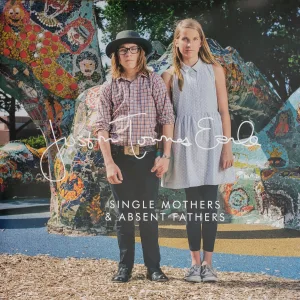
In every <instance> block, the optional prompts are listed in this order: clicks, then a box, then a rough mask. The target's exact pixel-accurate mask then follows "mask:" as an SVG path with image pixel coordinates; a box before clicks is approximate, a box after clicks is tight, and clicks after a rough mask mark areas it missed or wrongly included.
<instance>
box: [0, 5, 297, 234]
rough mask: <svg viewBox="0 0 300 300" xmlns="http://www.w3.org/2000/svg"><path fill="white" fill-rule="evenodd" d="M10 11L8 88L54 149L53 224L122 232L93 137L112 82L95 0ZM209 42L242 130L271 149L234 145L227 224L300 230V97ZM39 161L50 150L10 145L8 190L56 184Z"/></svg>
mask: <svg viewBox="0 0 300 300" xmlns="http://www.w3.org/2000/svg"><path fill="white" fill-rule="evenodd" d="M0 12H1V23H0V27H1V28H0V30H1V31H0V32H1V41H0V64H1V65H0V70H1V71H0V86H1V88H2V89H4V90H5V91H6V92H7V93H10V94H12V95H13V96H15V97H16V98H17V99H20V101H21V102H22V103H23V104H24V107H25V109H26V110H27V112H28V114H29V115H30V117H31V118H32V119H33V121H34V122H35V124H36V125H37V126H38V127H39V128H40V129H41V130H42V132H43V134H44V136H45V139H46V142H47V147H49V148H48V149H47V151H45V152H44V150H45V149H44V150H43V152H44V153H45V154H47V156H48V159H49V170H48V172H46V171H44V175H45V176H46V177H47V178H48V179H51V180H52V181H51V182H50V192H51V218H50V220H49V223H48V227H49V228H52V229H54V230H61V229H62V228H71V229H80V230H83V231H90V232H96V233H105V232H106V230H107V229H108V228H109V227H112V226H113V221H111V222H107V220H106V219H105V212H107V211H108V210H107V207H105V205H107V204H106V203H107V200H109V199H111V197H112V196H111V193H110V190H109V187H108V184H107V181H106V179H105V169H104V165H103V159H102V157H101V155H100V151H99V149H98V146H97V144H96V143H95V141H92V140H90V142H89V143H88V142H87V140H86V139H87V138H89V137H90V138H96V137H95V136H93V134H92V132H93V129H94V127H93V126H94V121H95V109H96V103H95V101H96V99H97V97H98V94H99V84H101V83H102V82H103V81H104V77H105V74H104V72H103V69H102V64H101V59H100V55H99V50H98V41H97V35H96V34H95V33H96V25H95V22H94V16H93V9H92V1H55V0H45V1H26V0H25V1H18V0H15V1H3V0H1V1H0ZM208 42H209V45H210V47H211V50H212V52H213V54H214V55H215V56H216V58H217V59H218V61H219V62H220V63H221V64H222V65H223V67H224V70H225V72H226V78H227V86H228V91H229V102H230V112H231V115H232V117H233V124H234V123H236V124H240V123H241V122H242V121H244V120H251V121H252V122H253V123H254V127H255V133H256V135H257V137H258V142H259V143H260V144H261V147H260V146H252V147H250V148H246V147H244V146H243V145H234V154H235V157H236V162H235V168H236V170H237V181H236V182H235V184H231V185H222V186H220V196H221V197H222V198H223V200H224V201H223V210H224V211H225V212H226V217H227V219H228V220H230V221H231V222H246V223H267V224H272V225H276V226H280V227H283V226H284V227H290V228H296V229H300V225H299V224H300V221H299V219H300V216H299V201H300V200H299V199H300V197H299V191H300V188H299V176H300V175H299V174H300V172H299V157H300V155H299V150H298V149H299V141H300V137H299V134H300V133H299V124H300V104H299V103H300V97H299V94H300V92H299V90H298V91H297V92H295V93H294V94H293V95H292V96H291V98H290V99H288V101H287V102H286V103H285V104H284V102H283V101H282V100H281V99H280V98H279V96H278V95H277V93H276V92H275V90H274V89H273V88H272V86H271V85H270V84H269V83H268V81H267V80H266V79H265V77H264V76H263V75H262V74H261V73H260V72H259V70H258V69H257V68H256V67H255V66H254V65H253V64H252V63H245V62H244V61H243V59H242V58H241V57H240V56H239V54H238V52H237V51H236V50H235V49H232V48H230V47H227V48H226V49H223V48H222V47H220V45H218V44H217V43H216V42H215V41H213V40H208ZM156 48H157V49H158V51H155V52H153V53H152V54H151V55H150V57H149V58H148V59H149V60H150V63H149V65H150V66H151V67H152V68H153V69H154V70H155V71H156V72H158V73H162V72H163V71H164V70H165V69H167V68H168V67H169V65H170V58H171V57H170V47H169V48H168V49H167V51H166V52H165V53H164V54H163V55H162V56H160V55H161V54H162V53H163V52H164V49H163V47H162V46H161V45H160V44H159V43H157V44H156ZM151 59H152V61H151ZM93 86H95V87H93ZM91 87H92V88H91ZM88 88H90V89H89V90H87V91H85V90H86V89H88ZM83 91H85V92H83ZM82 92H83V93H82ZM283 104H284V106H283ZM49 120H50V121H51V123H49ZM234 131H235V132H236V131H237V128H234ZM240 133H241V136H246V135H247V134H248V133H251V130H250V128H249V126H248V127H247V126H244V127H243V128H242V129H241V132H240ZM84 138H86V139H84ZM58 149H59V151H58ZM39 158H42V155H41V153H39V154H37V152H36V149H30V148H28V146H26V145H24V144H21V143H9V144H8V145H6V146H4V147H3V148H2V149H1V151H0V168H1V171H2V170H3V172H1V175H0V187H1V191H2V192H3V191H4V190H5V189H7V188H8V187H9V186H12V185H13V186H17V184H18V182H21V181H23V183H26V182H27V183H28V184H30V186H33V184H37V183H38V182H39V181H41V182H40V183H44V184H47V182H48V181H47V179H46V178H45V177H44V176H42V175H43V174H41V171H40V170H38V169H37V170H36V171H37V172H36V173H35V171H34V170H35V169H36V168H35V167H33V166H34V165H36V164H37V161H38V159H39ZM41 178H42V179H41ZM48 186H49V183H48ZM183 197H184V194H183V192H182V191H172V190H165V189H161V192H160V201H162V200H165V199H168V200H171V201H173V200H174V199H183ZM175 212H176V211H173V210H169V211H168V212H167V213H168V214H169V215H171V214H172V213H175ZM112 215H113V214H112Z"/></svg>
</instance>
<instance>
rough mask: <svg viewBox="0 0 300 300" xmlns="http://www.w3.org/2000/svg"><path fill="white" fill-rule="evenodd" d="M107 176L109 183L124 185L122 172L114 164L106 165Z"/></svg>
mask: <svg viewBox="0 0 300 300" xmlns="http://www.w3.org/2000/svg"><path fill="white" fill-rule="evenodd" d="M106 176H107V180H108V182H109V183H111V184H120V183H122V180H123V176H122V172H121V170H120V168H119V167H118V166H117V165H116V164H115V163H114V162H112V163H109V164H107V165H106Z"/></svg>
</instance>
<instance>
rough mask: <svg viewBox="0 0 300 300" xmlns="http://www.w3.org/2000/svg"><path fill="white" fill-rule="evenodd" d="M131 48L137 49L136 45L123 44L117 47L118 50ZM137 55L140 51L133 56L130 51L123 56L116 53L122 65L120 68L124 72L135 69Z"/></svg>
mask: <svg viewBox="0 0 300 300" xmlns="http://www.w3.org/2000/svg"><path fill="white" fill-rule="evenodd" d="M131 47H138V45H136V44H123V45H121V46H120V47H119V50H120V49H122V48H131ZM139 54H140V51H138V52H137V53H135V54H132V53H131V52H130V50H128V51H127V53H126V54H123V55H122V54H119V53H118V57H119V62H120V64H121V65H122V67H123V68H124V70H132V69H135V68H136V66H137V61H138V57H139Z"/></svg>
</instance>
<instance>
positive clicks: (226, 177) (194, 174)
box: [161, 59, 235, 189]
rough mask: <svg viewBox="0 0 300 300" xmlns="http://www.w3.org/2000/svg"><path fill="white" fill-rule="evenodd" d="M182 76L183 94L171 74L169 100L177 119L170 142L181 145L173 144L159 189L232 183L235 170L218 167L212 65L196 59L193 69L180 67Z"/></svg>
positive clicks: (219, 147) (217, 120) (218, 121)
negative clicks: (167, 166)
mask: <svg viewBox="0 0 300 300" xmlns="http://www.w3.org/2000/svg"><path fill="white" fill-rule="evenodd" d="M181 73H182V75H183V78H184V84H183V89H182V92H181V91H180V90H179V87H178V77H177V76H176V75H175V74H174V75H173V82H172V98H173V105H174V112H175V116H176V121H175V128H174V137H173V140H174V141H177V140H178V139H181V140H182V142H180V143H176V142H175V143H172V151H171V159H170V164H169V169H168V172H167V173H165V174H164V176H163V177H162V180H161V186H162V187H165V188H171V189H181V188H188V187H193V186H200V185H218V184H222V183H233V182H234V181H235V172H234V168H233V167H230V168H228V169H225V170H223V169H221V168H220V157H221V151H222V147H223V144H222V143H221V140H220V139H221V136H223V130H222V120H221V116H220V114H219V112H218V102H217V94H216V85H215V76H214V70H213V66H212V65H211V64H206V63H204V62H203V61H202V60H201V59H199V60H198V62H197V63H196V64H195V65H194V66H193V67H189V66H187V65H185V64H183V65H182V68H181ZM218 136H219V140H220V141H219V142H218V140H217V137H218Z"/></svg>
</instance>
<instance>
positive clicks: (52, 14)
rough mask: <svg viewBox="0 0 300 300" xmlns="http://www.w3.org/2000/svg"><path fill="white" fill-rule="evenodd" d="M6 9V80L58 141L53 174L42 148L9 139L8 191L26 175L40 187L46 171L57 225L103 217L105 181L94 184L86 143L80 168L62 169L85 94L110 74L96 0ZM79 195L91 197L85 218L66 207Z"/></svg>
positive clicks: (0, 185) (13, 1)
mask: <svg viewBox="0 0 300 300" xmlns="http://www.w3.org/2000/svg"><path fill="white" fill-rule="evenodd" d="M0 14H1V17H0V18H1V22H0V32H1V39H0V87H1V88H2V89H3V90H4V91H5V92H6V93H8V94H11V95H12V96H14V97H15V98H16V99H19V100H20V102H21V103H22V104H23V105H24V108H25V109H26V111H27V112H28V114H29V116H30V117H31V118H32V120H33V121H34V123H35V124H36V125H37V126H38V127H39V128H40V129H41V131H42V132H43V135H44V137H45V140H46V143H47V147H48V146H50V145H53V146H52V147H50V148H49V149H47V151H45V153H44V154H45V155H44V158H45V157H47V156H48V159H49V170H48V172H46V171H45V170H44V175H45V177H44V176H43V174H41V171H39V172H37V173H36V169H35V167H33V165H34V166H35V165H36V158H37V157H38V156H35V155H34V154H33V153H32V152H34V151H35V149H29V148H28V146H27V145H24V144H22V143H9V144H7V145H5V146H4V147H3V148H2V149H1V152H0V167H1V171H3V172H1V175H0V189H1V192H2V195H3V194H4V193H5V192H7V190H8V189H9V188H10V189H11V190H15V192H17V189H18V186H19V185H20V184H21V183H23V184H24V183H26V182H27V183H28V186H29V188H28V193H29V195H32V192H34V190H35V189H36V184H38V183H39V180H40V178H42V179H41V180H42V181H43V183H44V184H47V188H48V190H50V191H51V214H52V217H51V220H54V223H55V224H57V226H59V225H61V226H64V225H68V224H73V225H74V224H75V225H76V224H77V225H78V226H83V223H84V222H85V223H88V224H90V223H91V222H93V223H95V222H97V221H99V211H100V201H99V199H100V196H99V195H100V187H99V185H97V184H94V185H93V186H90V185H89V183H90V181H89V180H90V178H89V176H90V174H89V173H84V171H83V169H81V167H82V168H86V169H87V168H88V166H87V165H86V162H87V161H88V160H89V159H90V157H89V156H88V155H89V154H88V153H86V152H85V150H84V149H83V148H82V149H80V150H79V151H78V153H77V155H76V156H75V157H74V168H73V169H72V171H74V173H72V174H71V176H66V177H65V178H64V179H63V180H61V179H62V178H56V177H55V175H56V173H55V170H57V163H56V157H57V156H59V157H60V153H59V152H58V149H59V147H61V145H62V144H63V143H64V140H63V139H64V138H67V137H68V136H69V135H70V132H71V128H72V123H73V120H74V114H75V110H76V109H75V107H76V103H77V102H76V100H77V99H78V96H79V94H80V93H81V92H83V91H84V90H86V89H88V88H90V87H92V86H95V85H99V84H101V83H102V82H103V81H104V79H105V74H104V71H103V67H102V62H101V57H100V52H99V47H98V38H97V30H96V23H95V17H94V11H93V1H89V0H86V1H85V0H83V1H68V0H60V1H57V0H44V1H32V0H30V1H29V0H24V1H20V0H10V1H6V0H0ZM49 121H50V122H49ZM60 139H61V140H60ZM56 141H58V142H57V144H55V142H56ZM44 150H45V149H44ZM97 153H98V154H97V155H98V156H99V155H100V154H99V151H98V152H97ZM94 154H96V153H94ZM40 157H41V158H42V155H40ZM36 166H37V167H38V165H36ZM93 168H94V169H96V167H93ZM37 170H38V169H37ZM80 172H82V173H80ZM86 174H88V175H86ZM41 175H42V177H41ZM48 179H51V180H52V181H51V182H50V189H49V181H48ZM94 186H96V187H94ZM8 194H11V193H8ZM76 199H80V201H81V202H80V203H83V202H84V203H83V205H82V206H81V209H79V212H80V215H81V216H82V217H80V218H79V219H80V220H79V221H78V220H77V219H76V218H75V219H74V215H73V214H72V215H71V216H70V215H69V214H66V215H65V214H64V212H65V210H66V209H67V210H68V209H69V210H70V211H73V210H72V208H68V207H69V206H70V205H69V204H70V203H74V202H72V201H75V202H76ZM66 207H67V208H66ZM82 210H84V213H82ZM86 219H88V221H86ZM65 220H66V221H65Z"/></svg>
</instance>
